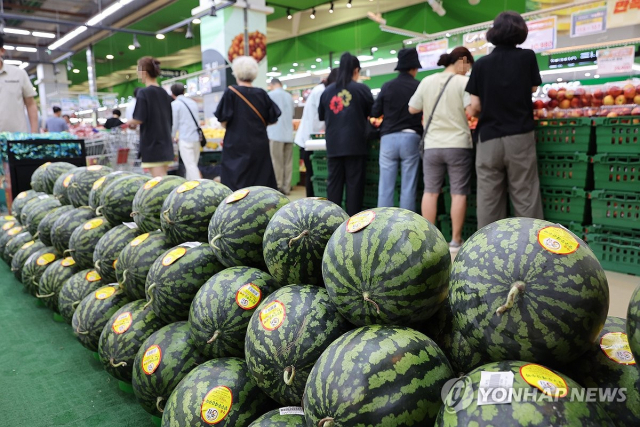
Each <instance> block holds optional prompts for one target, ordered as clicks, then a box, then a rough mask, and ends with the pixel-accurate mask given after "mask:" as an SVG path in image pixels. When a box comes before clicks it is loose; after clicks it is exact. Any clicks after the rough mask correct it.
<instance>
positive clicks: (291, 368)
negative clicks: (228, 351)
mask: <svg viewBox="0 0 640 427" xmlns="http://www.w3.org/2000/svg"><path fill="white" fill-rule="evenodd" d="M350 328H351V325H350V324H349V322H347V320H346V319H345V318H344V317H342V316H341V315H340V313H338V311H337V310H336V308H335V307H334V306H333V304H331V300H330V299H329V295H328V293H327V290H326V289H324V288H320V287H317V286H311V285H306V286H298V285H290V286H285V287H284V288H281V289H278V290H277V291H275V292H274V293H272V294H271V295H269V296H268V297H266V298H265V299H264V300H263V301H262V303H261V304H260V306H259V307H258V309H257V310H256V311H255V312H254V313H253V315H252V316H251V321H250V322H249V328H248V329H247V337H246V339H245V355H246V356H245V357H246V360H247V367H248V368H249V372H251V375H252V376H253V378H254V380H255V381H256V383H257V384H258V386H259V387H260V388H261V389H262V391H264V392H265V393H266V394H267V395H268V396H269V397H271V398H272V399H273V400H275V401H276V402H279V403H281V404H283V405H297V404H299V403H300V402H301V401H302V394H303V393H304V386H305V384H306V382H307V377H308V376H309V372H311V368H313V365H314V364H315V363H316V360H318V358H319V357H320V355H321V354H322V352H323V351H324V350H325V349H326V348H327V347H328V346H329V344H331V343H332V342H333V341H335V340H336V339H337V338H339V337H340V336H341V335H342V334H344V333H345V332H347V331H348V330H349V329H350Z"/></svg>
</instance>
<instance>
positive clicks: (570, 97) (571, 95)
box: [564, 90, 575, 100]
mask: <svg viewBox="0 0 640 427" xmlns="http://www.w3.org/2000/svg"><path fill="white" fill-rule="evenodd" d="M564 96H565V97H566V98H567V99H568V100H572V99H573V97H574V96H575V92H574V91H572V90H568V91H567V93H566V94H565V95H564Z"/></svg>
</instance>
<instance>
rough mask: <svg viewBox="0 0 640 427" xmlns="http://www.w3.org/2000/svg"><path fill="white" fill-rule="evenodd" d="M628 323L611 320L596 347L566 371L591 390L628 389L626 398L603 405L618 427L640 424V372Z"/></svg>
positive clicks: (605, 401) (612, 318)
mask: <svg viewBox="0 0 640 427" xmlns="http://www.w3.org/2000/svg"><path fill="white" fill-rule="evenodd" d="M626 332H627V330H626V321H625V320H624V319H621V318H619V317H611V316H609V317H607V322H606V323H605V324H604V328H603V329H602V332H600V336H599V337H598V340H597V341H596V343H595V344H594V345H593V347H592V348H591V349H589V350H587V352H586V353H585V354H583V355H582V356H580V357H579V358H578V360H576V361H575V362H573V363H571V364H570V365H567V368H566V372H567V374H569V375H571V377H572V378H577V379H578V382H579V383H580V384H582V385H583V386H585V387H588V388H598V389H601V390H606V389H609V390H614V389H621V388H625V389H626V393H624V395H625V396H626V399H625V400H624V401H622V402H621V401H619V400H621V399H619V398H620V396H618V395H615V399H613V400H612V401H610V402H609V401H607V400H603V401H601V402H600V405H601V406H602V408H603V409H604V410H605V411H606V412H607V414H609V416H610V417H611V419H612V420H613V422H614V424H615V425H616V426H620V427H624V426H632V425H636V423H638V422H639V421H640V370H639V369H638V366H637V365H636V361H635V359H634V357H633V354H632V353H631V351H630V349H629V341H628V340H627V334H626Z"/></svg>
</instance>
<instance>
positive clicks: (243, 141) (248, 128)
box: [215, 56, 281, 191]
mask: <svg viewBox="0 0 640 427" xmlns="http://www.w3.org/2000/svg"><path fill="white" fill-rule="evenodd" d="M231 69H232V71H233V75H234V76H235V78H236V80H237V82H238V84H237V85H233V86H229V88H228V89H226V90H225V92H224V94H223V95H222V99H221V100H220V103H219V104H218V108H217V109H216V112H215V116H216V117H217V118H218V120H219V121H220V123H221V124H222V126H223V127H225V128H226V129H227V131H226V133H225V136H224V143H223V150H222V163H221V173H220V178H221V182H222V183H223V184H224V185H226V186H227V187H229V188H230V189H231V190H233V191H235V190H238V189H241V188H245V187H251V186H254V185H261V186H264V187H271V188H274V189H277V187H278V185H277V183H276V175H275V173H274V171H273V164H272V163H271V154H270V152H269V137H268V136H267V126H268V125H270V124H273V123H275V122H277V121H278V117H280V114H281V112H280V109H279V108H278V106H277V105H276V104H275V103H274V102H273V101H272V100H271V98H269V95H268V94H267V92H265V91H264V90H263V89H260V88H257V87H253V85H252V83H253V81H254V80H255V79H256V78H257V77H258V63H257V62H256V60H255V59H253V58H252V57H250V56H239V57H237V58H236V59H234V60H233V64H232V65H231Z"/></svg>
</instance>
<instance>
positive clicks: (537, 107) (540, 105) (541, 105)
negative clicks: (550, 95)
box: [533, 99, 544, 110]
mask: <svg viewBox="0 0 640 427" xmlns="http://www.w3.org/2000/svg"><path fill="white" fill-rule="evenodd" d="M543 108H544V101H542V100H540V99H537V100H536V101H535V102H534V103H533V109H534V110H542V109H543Z"/></svg>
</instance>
